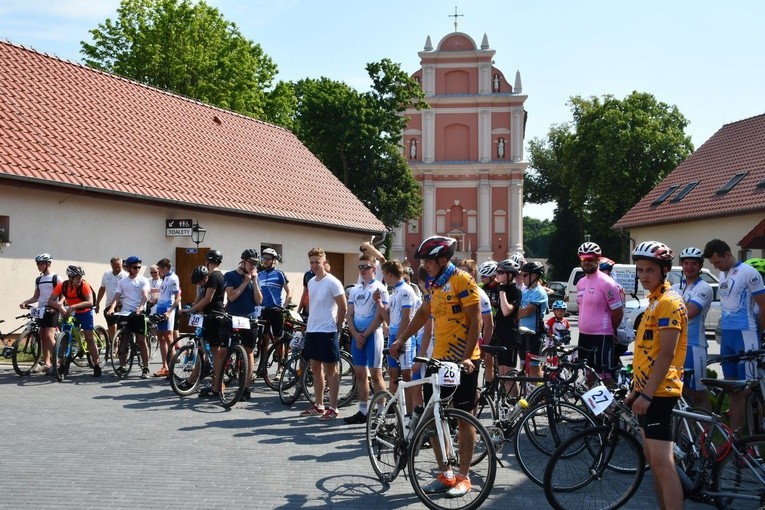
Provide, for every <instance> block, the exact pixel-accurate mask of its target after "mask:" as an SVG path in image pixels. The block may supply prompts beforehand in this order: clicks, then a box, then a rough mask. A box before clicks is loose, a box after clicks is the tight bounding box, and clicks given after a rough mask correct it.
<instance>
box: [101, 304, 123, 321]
mask: <svg viewBox="0 0 765 510" xmlns="http://www.w3.org/2000/svg"><path fill="white" fill-rule="evenodd" d="M108 309H109V305H106V306H104V319H106V325H107V326H116V325H117V320H118V319H119V316H118V315H114V314H108V313H106V311H107V310H108ZM121 310H122V306H121V305H117V306H115V307H114V311H115V312H119V311H121Z"/></svg>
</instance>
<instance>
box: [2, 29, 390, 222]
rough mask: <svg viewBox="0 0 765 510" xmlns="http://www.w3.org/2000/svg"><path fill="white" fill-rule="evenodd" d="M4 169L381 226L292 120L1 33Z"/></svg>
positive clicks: (211, 205) (158, 197) (116, 190)
mask: <svg viewBox="0 0 765 510" xmlns="http://www.w3.org/2000/svg"><path fill="white" fill-rule="evenodd" d="M0 62H2V63H3V71H2V72H0V179H20V180H25V181H30V182H33V183H39V184H46V185H55V186H69V187H77V188H78V189H83V188H84V189H85V190H88V191H93V192H96V193H107V194H117V195H122V196H126V197H131V198H135V199H140V200H149V201H155V202H157V201H158V202H165V203H167V202H171V203H176V204H177V203H183V204H185V205H187V206H190V207H200V208H205V209H213V210H216V211H220V212H223V213H226V212H235V213H239V214H245V215H252V216H259V217H272V218H277V219H284V220H288V221H295V222H300V223H311V224H320V225H326V226H332V227H339V228H342V229H348V230H359V231H364V232H380V231H382V230H384V229H385V226H384V224H383V223H382V222H381V221H380V220H378V219H377V218H376V217H375V216H374V214H372V212H371V211H370V210H369V209H367V208H366V207H365V206H364V204H362V203H361V202H360V201H359V200H358V199H357V198H356V196H355V195H354V194H353V193H352V192H351V191H350V190H349V189H348V188H346V187H345V186H344V185H343V184H342V183H341V182H340V181H339V180H338V179H337V178H336V177H335V176H334V175H333V174H332V173H331V172H330V171H329V170H328V169H327V168H326V167H325V166H324V165H323V164H322V163H321V162H320V161H319V160H318V159H316V157H315V156H314V155H313V154H312V153H311V152H310V151H309V150H308V149H307V148H306V147H305V146H304V145H303V144H302V143H301V142H300V141H299V140H298V139H297V137H295V135H293V134H292V133H290V132H289V131H287V130H285V129H282V128H279V127H276V126H273V125H270V124H266V123H264V122H260V121H257V120H254V119H252V118H249V117H245V116H243V115H239V114H236V113H232V112H229V111H226V110H222V109H220V108H216V107H214V106H209V105H206V104H203V103H200V102H197V101H194V100H191V99H187V98H184V97H180V96H177V95H173V94H169V93H167V92H163V91H160V90H157V89H154V88H151V87H147V86H144V85H141V84H138V83H135V82H132V81H129V80H126V79H122V78H119V77H116V76H113V75H110V74H106V73H103V72H99V71H95V70H93V69H90V68H88V67H85V66H82V65H80V64H76V63H73V62H68V61H64V60H61V59H58V58H55V57H52V56H49V55H45V54H42V53H38V52H35V51H32V50H30V49H27V48H24V47H21V46H17V45H14V44H11V43H9V42H7V41H1V40H0Z"/></svg>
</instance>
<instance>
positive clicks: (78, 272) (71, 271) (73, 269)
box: [66, 266, 85, 278]
mask: <svg viewBox="0 0 765 510" xmlns="http://www.w3.org/2000/svg"><path fill="white" fill-rule="evenodd" d="M66 275H67V276H68V277H70V278H71V277H73V276H85V270H84V269H83V268H81V267H80V266H67V268H66Z"/></svg>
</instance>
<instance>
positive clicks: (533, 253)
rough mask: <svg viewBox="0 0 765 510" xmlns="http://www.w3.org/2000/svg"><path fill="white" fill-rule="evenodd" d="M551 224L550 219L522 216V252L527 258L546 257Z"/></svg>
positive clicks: (551, 229) (551, 230)
mask: <svg viewBox="0 0 765 510" xmlns="http://www.w3.org/2000/svg"><path fill="white" fill-rule="evenodd" d="M552 232H553V225H552V222H550V220H539V219H537V218H530V217H528V216H524V217H523V253H524V255H525V256H526V258H529V259H541V258H545V259H546V258H547V254H548V250H549V246H550V234H552Z"/></svg>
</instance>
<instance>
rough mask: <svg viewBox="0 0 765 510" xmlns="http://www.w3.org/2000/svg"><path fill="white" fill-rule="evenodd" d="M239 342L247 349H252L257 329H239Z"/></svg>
mask: <svg viewBox="0 0 765 510" xmlns="http://www.w3.org/2000/svg"><path fill="white" fill-rule="evenodd" d="M239 340H240V342H241V343H242V345H243V346H244V347H246V348H247V349H254V348H255V345H257V341H258V330H257V329H240V330H239Z"/></svg>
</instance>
